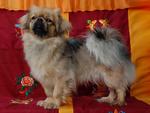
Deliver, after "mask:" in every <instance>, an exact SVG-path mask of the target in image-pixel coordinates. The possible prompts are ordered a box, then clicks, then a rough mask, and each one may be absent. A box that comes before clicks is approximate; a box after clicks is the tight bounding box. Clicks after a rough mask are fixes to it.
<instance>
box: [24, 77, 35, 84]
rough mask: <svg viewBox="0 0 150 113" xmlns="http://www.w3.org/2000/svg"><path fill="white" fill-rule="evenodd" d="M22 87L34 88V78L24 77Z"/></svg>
mask: <svg viewBox="0 0 150 113" xmlns="http://www.w3.org/2000/svg"><path fill="white" fill-rule="evenodd" d="M21 84H22V86H32V85H33V84H34V80H33V78H31V77H30V76H24V77H23V78H22V80H21Z"/></svg>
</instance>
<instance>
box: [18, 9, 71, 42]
mask: <svg viewBox="0 0 150 113" xmlns="http://www.w3.org/2000/svg"><path fill="white" fill-rule="evenodd" d="M20 23H21V27H22V29H23V30H25V31H28V32H30V33H32V34H33V35H36V37H37V38H40V39H45V38H51V37H55V36H59V35H63V34H64V33H65V32H68V31H69V30H70V28H71V24H70V23H69V22H68V21H66V20H64V19H63V18H62V16H61V14H60V10H59V9H48V8H39V7H36V6H33V7H32V8H31V9H30V10H29V12H28V13H27V14H26V15H24V16H23V17H21V18H20Z"/></svg>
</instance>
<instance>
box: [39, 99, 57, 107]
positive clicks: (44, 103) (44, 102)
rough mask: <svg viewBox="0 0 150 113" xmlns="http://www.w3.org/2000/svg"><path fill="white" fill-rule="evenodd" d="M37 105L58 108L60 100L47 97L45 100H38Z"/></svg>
mask: <svg viewBox="0 0 150 113" xmlns="http://www.w3.org/2000/svg"><path fill="white" fill-rule="evenodd" d="M37 106H41V107H44V109H56V108H59V106H60V101H59V100H58V99H54V98H50V97H48V98H47V99H45V100H40V101H38V102H37Z"/></svg>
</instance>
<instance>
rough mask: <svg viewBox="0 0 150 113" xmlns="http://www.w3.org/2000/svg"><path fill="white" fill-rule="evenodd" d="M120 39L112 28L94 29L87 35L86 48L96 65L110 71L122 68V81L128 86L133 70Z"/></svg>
mask: <svg viewBox="0 0 150 113" xmlns="http://www.w3.org/2000/svg"><path fill="white" fill-rule="evenodd" d="M121 39H122V36H121V34H120V33H119V32H118V31H117V30H115V29H113V28H110V27H102V28H96V29H95V30H94V31H92V32H89V34H88V35H87V40H86V47H87V49H88V50H89V52H90V53H91V55H93V56H95V59H96V62H97V63H98V64H103V65H105V66H106V67H109V68H110V69H112V70H113V69H114V68H116V67H122V68H123V69H122V70H123V74H124V77H125V79H124V80H125V81H126V84H128V85H130V84H131V83H132V82H133V80H134V73H135V71H134V70H135V69H134V65H133V64H132V63H131V61H130V55H129V53H128V50H127V48H126V47H125V44H123V41H122V40H121Z"/></svg>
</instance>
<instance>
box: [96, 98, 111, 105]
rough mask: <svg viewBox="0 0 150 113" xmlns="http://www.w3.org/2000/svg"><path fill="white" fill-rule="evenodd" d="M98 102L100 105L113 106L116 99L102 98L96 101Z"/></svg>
mask: <svg viewBox="0 0 150 113" xmlns="http://www.w3.org/2000/svg"><path fill="white" fill-rule="evenodd" d="M96 100H97V102H100V103H108V104H110V105H113V103H114V99H113V98H110V97H102V98H98V99H96Z"/></svg>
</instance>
